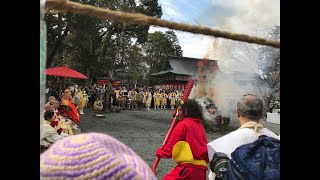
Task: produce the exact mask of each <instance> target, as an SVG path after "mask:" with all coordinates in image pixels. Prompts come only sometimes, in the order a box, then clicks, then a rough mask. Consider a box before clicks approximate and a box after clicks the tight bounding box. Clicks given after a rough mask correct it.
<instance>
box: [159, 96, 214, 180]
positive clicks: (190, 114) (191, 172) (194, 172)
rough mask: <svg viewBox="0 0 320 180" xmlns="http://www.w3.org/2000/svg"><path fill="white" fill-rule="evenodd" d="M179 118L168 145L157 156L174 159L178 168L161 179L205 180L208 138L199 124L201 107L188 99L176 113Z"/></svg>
mask: <svg viewBox="0 0 320 180" xmlns="http://www.w3.org/2000/svg"><path fill="white" fill-rule="evenodd" d="M179 113H180V114H179V116H180V118H178V119H182V120H181V121H179V122H178V123H177V125H176V126H175V128H174V129H173V131H172V133H171V135H170V137H169V139H168V142H167V144H166V145H164V146H163V147H160V148H158V150H157V152H156V156H157V157H160V158H173V159H174V161H175V162H176V163H177V165H176V166H175V167H174V168H173V169H172V170H171V171H170V172H169V173H168V174H167V175H166V176H165V177H164V178H163V179H165V180H171V179H187V180H188V179H189V180H192V179H195V180H205V179H206V170H207V166H206V164H207V163H208V162H209V158H208V151H207V144H208V141H207V138H206V132H205V130H204V127H203V125H202V123H201V118H202V108H201V107H200V105H199V104H198V103H197V102H196V101H195V100H193V99H188V100H186V101H185V102H184V104H183V105H182V106H181V111H180V112H179Z"/></svg>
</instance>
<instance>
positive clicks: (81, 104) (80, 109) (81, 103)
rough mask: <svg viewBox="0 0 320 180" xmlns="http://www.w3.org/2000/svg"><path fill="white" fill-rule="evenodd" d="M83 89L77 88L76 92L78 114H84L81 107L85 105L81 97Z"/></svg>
mask: <svg viewBox="0 0 320 180" xmlns="http://www.w3.org/2000/svg"><path fill="white" fill-rule="evenodd" d="M83 90H84V89H83V88H79V89H78V94H77V96H79V103H78V107H77V108H78V110H79V112H80V114H84V112H83V109H84V107H85V106H86V102H85V100H84V97H83Z"/></svg>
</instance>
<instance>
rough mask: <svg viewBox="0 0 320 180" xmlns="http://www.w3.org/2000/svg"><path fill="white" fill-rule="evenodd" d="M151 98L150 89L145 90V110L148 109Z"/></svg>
mask: <svg viewBox="0 0 320 180" xmlns="http://www.w3.org/2000/svg"><path fill="white" fill-rule="evenodd" d="M151 100H152V94H151V92H150V90H147V92H146V95H145V103H146V104H145V105H146V107H147V111H149V110H150V109H149V108H150V105H151Z"/></svg>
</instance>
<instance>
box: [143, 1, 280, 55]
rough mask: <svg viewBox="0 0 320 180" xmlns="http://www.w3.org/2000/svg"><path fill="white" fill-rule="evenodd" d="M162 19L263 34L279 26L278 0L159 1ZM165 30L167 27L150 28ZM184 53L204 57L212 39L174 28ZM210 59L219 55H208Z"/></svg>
mask: <svg viewBox="0 0 320 180" xmlns="http://www.w3.org/2000/svg"><path fill="white" fill-rule="evenodd" d="M159 4H161V5H162V11H163V15H162V17H161V18H162V19H166V20H169V21H175V22H182V23H187V24H192V25H202V26H207V27H211V28H216V29H223V30H227V31H235V32H239V33H246V34H251V35H262V34H264V33H265V31H266V30H268V29H269V28H270V27H272V26H274V25H280V1H279V0H159ZM155 30H161V31H166V30H167V29H166V28H159V27H151V28H150V30H149V32H154V31H155ZM175 32H176V34H177V36H178V39H179V43H180V46H181V47H182V50H183V56H185V57H194V58H203V57H205V56H206V55H208V53H209V51H210V49H211V51H212V48H213V44H214V43H213V42H214V38H213V37H209V36H203V35H197V34H191V33H186V32H181V31H175ZM209 57H210V59H216V58H219V57H213V56H209Z"/></svg>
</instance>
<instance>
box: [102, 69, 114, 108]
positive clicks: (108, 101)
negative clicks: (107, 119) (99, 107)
mask: <svg viewBox="0 0 320 180" xmlns="http://www.w3.org/2000/svg"><path fill="white" fill-rule="evenodd" d="M112 79H113V78H112V70H109V72H108V89H107V90H106V93H105V96H104V106H103V107H104V111H105V112H109V111H110V109H111V87H112V84H111V81H112Z"/></svg>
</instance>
